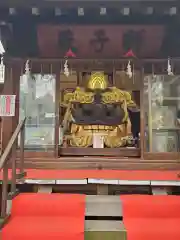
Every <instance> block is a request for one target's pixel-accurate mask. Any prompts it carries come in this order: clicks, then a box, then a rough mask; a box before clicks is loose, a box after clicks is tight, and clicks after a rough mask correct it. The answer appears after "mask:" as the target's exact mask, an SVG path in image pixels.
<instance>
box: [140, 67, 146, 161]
mask: <svg viewBox="0 0 180 240" xmlns="http://www.w3.org/2000/svg"><path fill="white" fill-rule="evenodd" d="M144 117H145V116H144V70H142V71H141V84H140V148H141V159H144V151H145V149H144V146H145V119H144Z"/></svg>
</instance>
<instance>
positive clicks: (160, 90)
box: [144, 75, 180, 152]
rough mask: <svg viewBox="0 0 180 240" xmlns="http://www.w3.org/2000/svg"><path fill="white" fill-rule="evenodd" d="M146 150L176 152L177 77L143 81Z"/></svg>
mask: <svg viewBox="0 0 180 240" xmlns="http://www.w3.org/2000/svg"><path fill="white" fill-rule="evenodd" d="M144 113H145V136H146V139H145V141H146V150H147V151H149V152H178V151H179V147H180V142H179V133H180V76H168V75H155V76H154V75H149V76H146V77H145V79H144Z"/></svg>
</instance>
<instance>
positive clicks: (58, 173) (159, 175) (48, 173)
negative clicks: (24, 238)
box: [0, 169, 180, 181]
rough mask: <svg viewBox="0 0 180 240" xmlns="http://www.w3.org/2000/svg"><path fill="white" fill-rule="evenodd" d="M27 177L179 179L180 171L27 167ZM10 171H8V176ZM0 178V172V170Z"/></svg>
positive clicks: (0, 173)
mask: <svg viewBox="0 0 180 240" xmlns="http://www.w3.org/2000/svg"><path fill="white" fill-rule="evenodd" d="M26 172H27V177H26V178H27V179H41V180H42V179H58V180H59V179H85V178H97V179H119V180H137V181H138V180H151V181H156V180H157V181H160V180H162V181H179V180H180V178H179V177H178V174H179V173H180V171H161V170H160V171H151V170H143V171H136V170H135V171H132V170H129V171H128V170H104V169H103V170H85V169H83V170H82V169H81V170H80V169H79V170H52V169H51V170H48V169H27V170H26ZM10 175H11V172H10V171H9V177H10ZM0 179H2V172H0Z"/></svg>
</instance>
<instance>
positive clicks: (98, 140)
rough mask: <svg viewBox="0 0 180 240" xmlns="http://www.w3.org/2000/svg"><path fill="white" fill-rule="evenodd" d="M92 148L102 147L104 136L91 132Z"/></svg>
mask: <svg viewBox="0 0 180 240" xmlns="http://www.w3.org/2000/svg"><path fill="white" fill-rule="evenodd" d="M93 148H104V137H103V136H102V135H100V134H96V133H94V134H93Z"/></svg>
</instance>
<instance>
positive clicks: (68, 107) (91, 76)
mask: <svg viewBox="0 0 180 240" xmlns="http://www.w3.org/2000/svg"><path fill="white" fill-rule="evenodd" d="M69 62H71V60H70V61H69ZM36 65H37V64H36ZM50 65H51V67H50V68H48V69H53V65H52V64H50ZM69 65H70V64H69ZM127 65H128V62H127ZM42 66H43V65H42ZM42 69H43V67H42ZM111 69H113V65H111ZM58 71H60V75H59V78H58ZM140 86H142V85H141V78H140V74H139V72H137V71H132V75H131V73H130V75H129V72H128V71H127V70H126V71H119V70H118V69H117V70H116V71H113V70H112V71H108V72H105V71H103V69H100V70H99V69H97V70H96V71H91V72H89V71H88V72H87V71H86V72H85V71H82V72H79V71H78V72H77V71H75V69H69V75H68V76H66V74H65V73H64V72H63V71H61V69H57V72H52V73H47V74H46V73H44V74H40V73H33V72H31V73H29V72H28V71H27V66H26V70H25V74H23V75H22V76H21V78H20V104H19V107H20V111H19V114H20V119H23V118H24V117H25V116H26V117H27V120H26V134H25V136H26V137H25V148H26V149H27V150H31V151H45V152H49V151H53V149H54V147H55V146H56V148H57V154H58V156H59V157H60V156H119V157H140V155H141V154H140V152H141V150H140V149H141V143H140V135H141V134H140V131H141V130H140V108H141V106H140V102H141V101H140V97H141V88H140Z"/></svg>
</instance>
